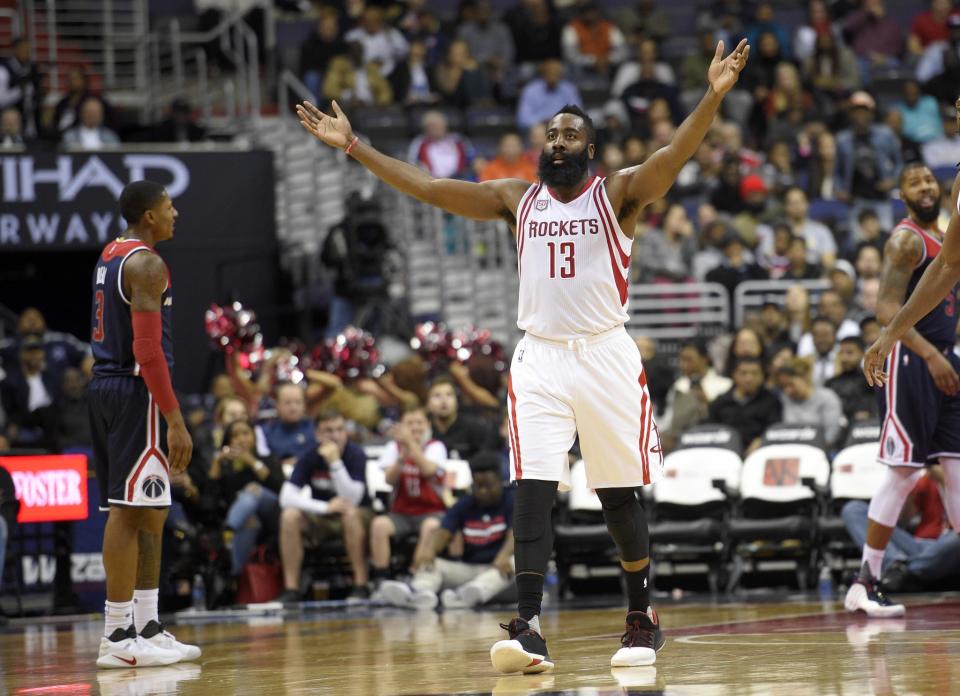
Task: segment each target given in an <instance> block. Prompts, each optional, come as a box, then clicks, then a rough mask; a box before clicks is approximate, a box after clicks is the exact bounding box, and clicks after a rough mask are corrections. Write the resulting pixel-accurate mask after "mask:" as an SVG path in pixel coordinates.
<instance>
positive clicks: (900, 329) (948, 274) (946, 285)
mask: <svg viewBox="0 0 960 696" xmlns="http://www.w3.org/2000/svg"><path fill="white" fill-rule="evenodd" d="M958 187H960V177H957V180H956V181H954V183H953V194H952V196H951V199H952V200H953V203H954V211H953V215H951V216H950V224H949V225H948V226H947V234H946V237H945V238H944V240H943V248H942V249H941V250H940V253H939V254H937V258H935V259H934V260H933V263H931V264H930V265H929V266H927V270H926V271H924V272H923V276H922V277H921V278H920V282H919V283H917V287H916V288H914V290H913V293H911V295H910V298H909V299H908V300H907V302H906V304H904V305H903V307H901V308H900V311H898V312H897V314H896V316H894V317H893V319H891V320H890V323H889V324H888V325H887V326H886V328H885V329H884V330H883V331H882V332H881V333H880V338H878V339H877V341H876V343H874V344H873V345H872V346H870V348H869V349H868V350H867V352H866V355H864V358H863V373H864V375H866V377H867V382H868V383H869V384H870V386H882V385H884V384H886V382H887V375H886V374H884V372H883V363H884V361H885V360H886V359H887V356H888V355H889V354H890V351H891V350H893V346H894V345H895V344H896V343H897V341H899V340H900V339H902V338H903V336H904V334H906V333H907V331H908V330H909V329H910V328H911V327H912V326H913V325H914V324H916V323H917V322H918V321H920V320H921V319H922V318H923V317H925V316H926V315H927V314H929V313H930V311H931V310H932V309H933V308H934V307H936V306H937V305H938V304H939V303H940V301H941V300H942V299H943V298H944V297H946V296H947V294H949V293H950V292H952V291H953V288H954V286H955V285H956V284H957V282H958V281H960V215H958V212H957V210H956V205H957V190H958Z"/></svg>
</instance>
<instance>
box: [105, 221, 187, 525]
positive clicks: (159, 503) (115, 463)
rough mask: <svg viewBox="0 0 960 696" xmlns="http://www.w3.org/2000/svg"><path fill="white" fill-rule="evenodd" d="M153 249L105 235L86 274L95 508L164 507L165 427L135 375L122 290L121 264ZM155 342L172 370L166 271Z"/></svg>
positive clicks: (167, 498)
mask: <svg viewBox="0 0 960 696" xmlns="http://www.w3.org/2000/svg"><path fill="white" fill-rule="evenodd" d="M153 253H156V252H154V250H153V249H152V248H151V247H149V246H148V245H147V244H145V243H144V242H141V241H140V240H138V239H123V238H119V239H116V240H115V241H113V242H110V243H109V244H108V245H107V246H106V247H105V248H104V250H103V253H102V254H101V255H100V258H99V260H98V261H97V265H96V268H95V270H94V275H93V310H92V313H91V321H92V336H91V346H92V349H93V358H94V364H93V379H92V380H91V382H90V388H89V403H90V407H89V408H90V425H91V431H92V434H93V462H94V468H95V470H96V473H97V484H98V486H99V491H100V509H101V510H107V509H109V507H110V506H111V505H118V506H128V507H168V506H169V505H170V479H169V465H168V462H167V451H166V449H167V434H166V433H167V428H166V421H165V420H164V418H163V416H162V415H161V414H160V409H159V408H158V407H157V404H156V402H155V401H154V400H153V397H152V396H151V394H150V392H149V390H148V389H147V385H146V384H145V383H144V381H143V379H142V377H141V376H140V366H139V365H137V361H136V359H135V358H134V356H133V322H132V318H131V313H130V298H128V297H127V296H126V294H125V293H124V290H123V267H124V265H125V264H126V262H127V260H128V259H129V258H130V257H131V256H133V255H134V254H153ZM160 313H161V320H162V324H163V338H162V347H163V353H164V356H165V358H166V360H167V366H168V368H169V369H170V371H171V374H172V372H173V341H172V339H171V334H170V322H171V318H172V314H173V293H172V289H171V286H170V273H169V271H168V272H167V286H166V288H165V289H164V291H163V296H162V299H161V309H160Z"/></svg>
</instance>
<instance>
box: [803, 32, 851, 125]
mask: <svg viewBox="0 0 960 696" xmlns="http://www.w3.org/2000/svg"><path fill="white" fill-rule="evenodd" d="M802 68H803V79H804V81H805V82H806V83H807V84H809V85H810V87H812V89H813V92H814V99H815V101H816V105H817V107H818V110H820V113H821V114H822V115H824V116H833V115H834V114H835V113H836V111H837V106H836V105H837V103H838V102H839V101H840V99H841V98H842V97H844V96H846V95H847V94H850V92H852V91H853V90H855V89H859V88H860V84H861V79H860V69H859V68H858V67H857V58H856V56H855V55H854V54H853V52H852V51H851V50H850V49H849V48H847V47H846V46H844V45H843V43H841V42H840V41H838V40H837V38H836V36H834V34H833V32H827V33H825V34H821V35H820V36H818V37H817V43H816V49H815V50H814V52H813V55H811V56H810V58H808V59H807V60H805V61H804V62H803V66H802Z"/></svg>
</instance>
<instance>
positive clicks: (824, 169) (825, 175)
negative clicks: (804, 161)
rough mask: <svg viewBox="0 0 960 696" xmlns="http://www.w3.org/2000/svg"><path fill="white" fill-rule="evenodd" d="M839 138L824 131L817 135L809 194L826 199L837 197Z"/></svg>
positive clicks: (811, 196) (809, 180)
mask: <svg viewBox="0 0 960 696" xmlns="http://www.w3.org/2000/svg"><path fill="white" fill-rule="evenodd" d="M836 169H837V140H836V138H834V137H833V133H830V132H829V131H824V132H823V133H820V134H819V135H818V136H817V139H816V152H815V153H814V156H813V158H812V161H811V162H810V173H809V177H808V184H807V195H808V196H809V197H810V198H813V199H817V198H820V199H823V200H826V201H832V200H836V197H837V177H836Z"/></svg>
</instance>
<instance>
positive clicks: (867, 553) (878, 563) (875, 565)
mask: <svg viewBox="0 0 960 696" xmlns="http://www.w3.org/2000/svg"><path fill="white" fill-rule="evenodd" d="M885 552H886V549H874V548H871V547H870V546H867V545H866V544H864V545H863V558H862V559H861V561H860V566H861V567H862V566H863V564H864V563H866V564H867V566H868V567H869V568H870V574H871V575H873V577H874V579H876V578H879V577H880V573H881V572H882V568H883V554H884V553H885Z"/></svg>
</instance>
